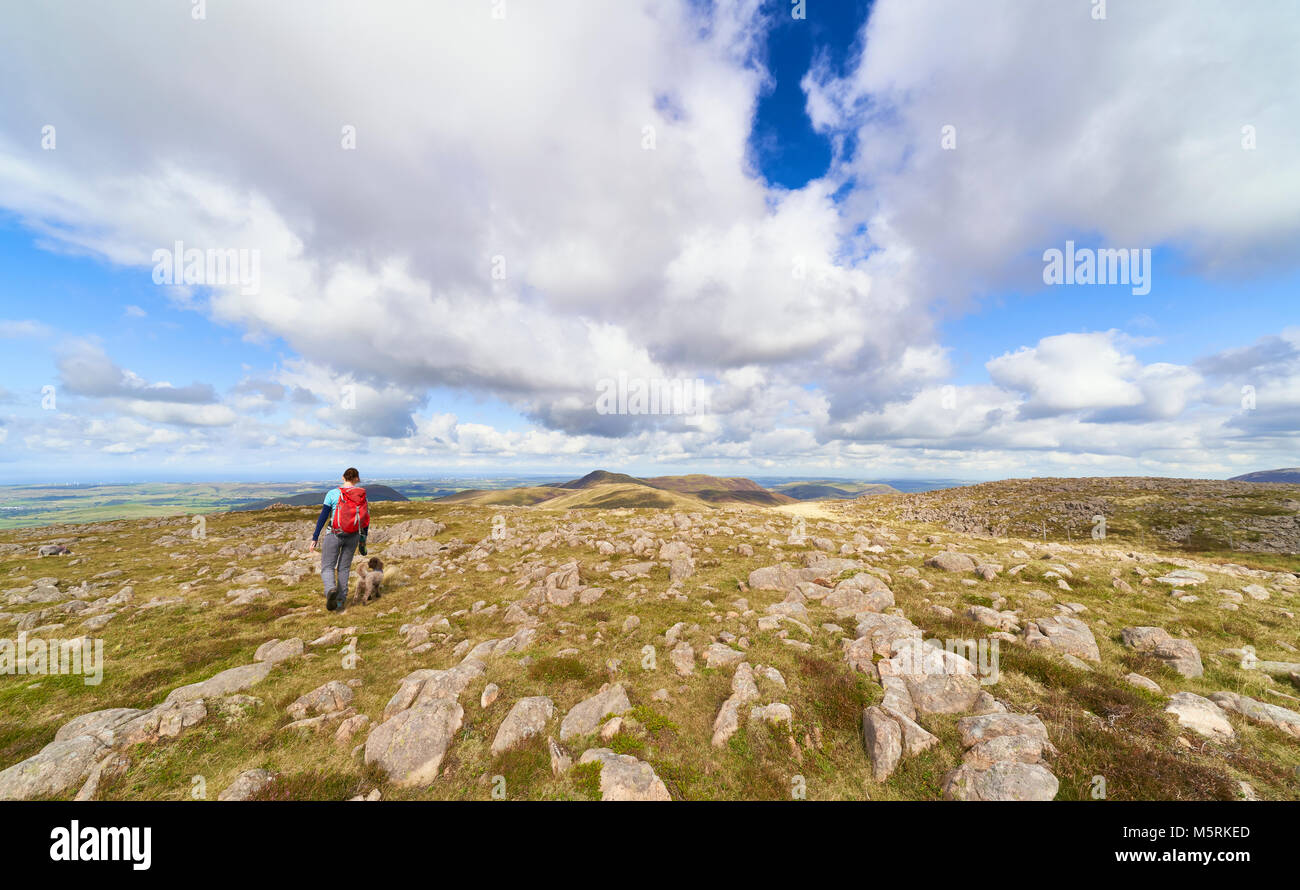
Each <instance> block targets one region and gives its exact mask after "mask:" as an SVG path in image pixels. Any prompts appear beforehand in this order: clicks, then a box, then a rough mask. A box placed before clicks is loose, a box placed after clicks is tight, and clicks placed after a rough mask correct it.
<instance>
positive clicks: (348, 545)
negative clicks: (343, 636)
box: [311, 467, 370, 612]
mask: <svg viewBox="0 0 1300 890" xmlns="http://www.w3.org/2000/svg"><path fill="white" fill-rule="evenodd" d="M360 481H361V474H360V473H358V472H357V469H356V467H348V468H347V469H346V470H344V471H343V484H342V485H340V486H339V487H338V488H332V489H330V490H329V491H328V492H327V493H326V494H325V504H324V506H322V507H321V510H320V517H319V518H318V519H317V520H316V531H315V533H313V534H312V536H311V549H312V550H315V549H316V539H317V538H319V537H320V533H321V529H322V528H324V527H325V523H326V521H328V522H329V528H328V529H327V530H326V532H325V541H324V542H323V543H322V544H321V548H320V577H321V581H323V582H324V584H325V608H326V609H328V610H329V611H331V612H335V611H342V610H343V607H344V605H345V604H346V603H347V599H348V570H349V569H350V568H351V567H352V557H353V555H355V554H356V552H357V547H358V545H359V546H360V548H361V555H362V556H365V553H366V535H367V534H368V533H369V531H370V507H369V505H368V504H366V490H365V489H364V488H362V487H361V486H360V485H358V484H357V483H359V482H360Z"/></svg>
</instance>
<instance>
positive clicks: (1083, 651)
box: [1025, 615, 1101, 662]
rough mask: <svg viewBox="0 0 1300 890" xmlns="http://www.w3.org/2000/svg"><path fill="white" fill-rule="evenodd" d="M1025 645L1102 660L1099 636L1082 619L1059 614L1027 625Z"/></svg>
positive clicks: (1077, 656) (1097, 660)
mask: <svg viewBox="0 0 1300 890" xmlns="http://www.w3.org/2000/svg"><path fill="white" fill-rule="evenodd" d="M1025 645H1026V646H1028V647H1029V648H1030V649H1055V650H1057V651H1060V652H1064V653H1066V654H1067V655H1073V656H1074V657H1076V658H1084V659H1087V660H1088V661H1095V662H1100V661H1101V650H1100V649H1098V648H1097V638H1096V637H1094V636H1093V635H1092V630H1091V629H1090V628H1089V627H1088V625H1087V624H1085V623H1084V622H1083V621H1082V620H1080V619H1078V618H1070V617H1067V616H1062V615H1057V616H1054V617H1050V618H1038V619H1035V620H1034V621H1031V622H1029V623H1028V624H1027V625H1025Z"/></svg>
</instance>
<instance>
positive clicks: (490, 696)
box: [478, 683, 501, 708]
mask: <svg viewBox="0 0 1300 890" xmlns="http://www.w3.org/2000/svg"><path fill="white" fill-rule="evenodd" d="M500 694H501V687H500V686H498V685H497V684H495V683H489V684H487V685H486V686H484V687H483V694H482V695H480V696H479V697H478V706H479V707H480V708H487V707H488V706H490V705H491V704H492V703H493V702H494V701H496V700H497V696H499V695H500Z"/></svg>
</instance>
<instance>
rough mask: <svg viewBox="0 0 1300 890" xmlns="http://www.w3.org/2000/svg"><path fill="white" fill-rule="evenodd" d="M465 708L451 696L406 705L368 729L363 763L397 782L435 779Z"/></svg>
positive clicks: (406, 784) (417, 781)
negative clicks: (414, 704)
mask: <svg viewBox="0 0 1300 890" xmlns="http://www.w3.org/2000/svg"><path fill="white" fill-rule="evenodd" d="M464 717H465V711H464V709H463V708H461V706H460V702H458V701H456V700H455V699H453V698H440V699H436V700H434V701H433V702H431V703H426V704H421V705H418V706H416V707H412V708H408V709H406V710H404V711H402V712H401V713H399V714H397V715H396V716H395V717H392V718H390V719H388V720H385V721H384V722H383V723H381V724H379V725H378V726H376V727H375V728H374V730H372V731H371V733H370V737H369V738H367V739H366V749H365V759H366V764H367V765H369V764H375V765H377V766H379V767H380V768H381V769H383V770H384V772H386V773H387V774H388V777H389V778H390V779H391V780H392V781H393V782H395V783H397V784H398V785H405V786H416V785H427V784H429V783H430V782H432V781H433V780H434V779H436V778H438V770H439V768H440V767H441V766H442V759H443V757H444V756H446V754H447V748H448V747H450V746H451V740H452V738H453V737H454V736H455V734H456V733H457V732H458V731H459V730H460V727H461V723H462V721H463V720H464Z"/></svg>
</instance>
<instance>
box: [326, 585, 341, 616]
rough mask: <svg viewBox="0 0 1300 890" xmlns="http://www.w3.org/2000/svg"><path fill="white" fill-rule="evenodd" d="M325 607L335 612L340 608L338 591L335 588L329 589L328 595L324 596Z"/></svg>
mask: <svg viewBox="0 0 1300 890" xmlns="http://www.w3.org/2000/svg"><path fill="white" fill-rule="evenodd" d="M325 608H326V610H327V611H330V612H336V611H338V610H339V609H340V608H341V606H340V605H339V592H338V590H337V589H336V590H331V591H330V592H329V596H327V597H325Z"/></svg>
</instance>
